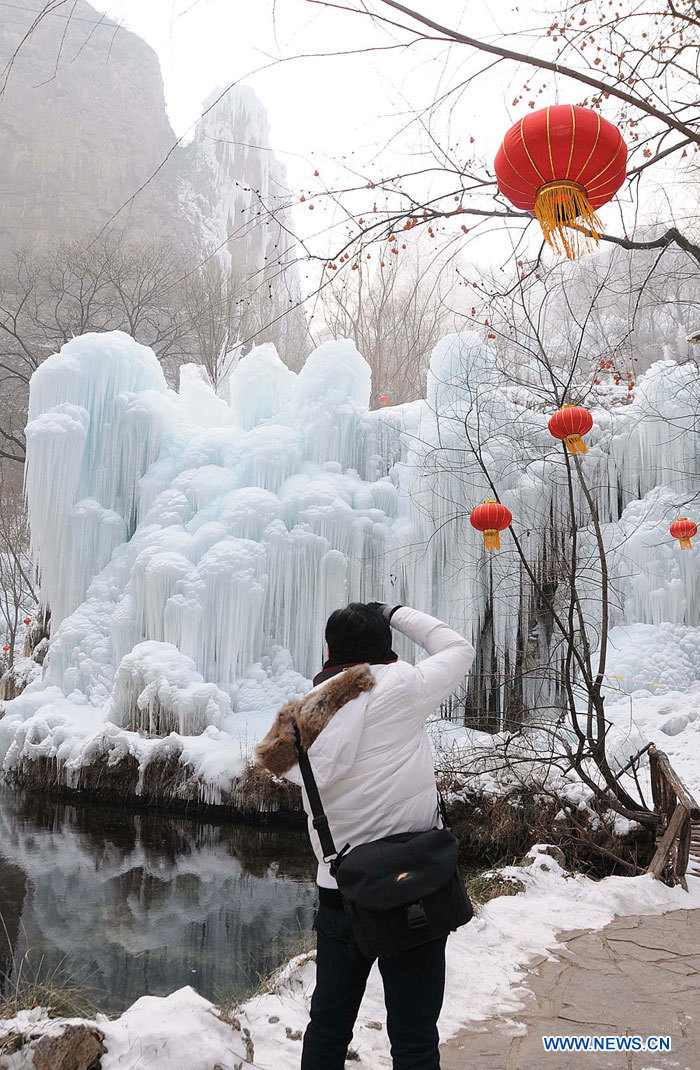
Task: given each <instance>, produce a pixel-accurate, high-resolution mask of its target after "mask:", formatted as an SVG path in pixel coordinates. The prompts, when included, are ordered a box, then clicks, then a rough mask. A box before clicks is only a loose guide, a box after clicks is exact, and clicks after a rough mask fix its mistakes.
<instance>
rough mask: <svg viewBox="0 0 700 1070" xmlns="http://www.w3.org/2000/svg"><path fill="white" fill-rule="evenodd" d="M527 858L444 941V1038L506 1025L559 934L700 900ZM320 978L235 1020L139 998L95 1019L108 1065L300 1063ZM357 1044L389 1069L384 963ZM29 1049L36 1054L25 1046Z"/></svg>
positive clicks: (197, 1069) (180, 1067)
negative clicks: (534, 964)
mask: <svg viewBox="0 0 700 1070" xmlns="http://www.w3.org/2000/svg"><path fill="white" fill-rule="evenodd" d="M525 862H526V864H525V865H524V866H522V867H518V866H509V867H506V868H505V869H503V870H502V871H501V872H502V873H503V874H504V875H505V876H507V877H510V878H512V879H514V880H518V881H520V882H521V883H522V884H523V885H524V886H525V891H524V892H522V893H520V894H518V895H515V896H502V897H500V898H497V899H493V900H491V901H490V902H489V903H487V904H486V905H485V906H483V907H482V908H481V909H480V910H479V911H478V912H477V914H476V916H475V918H474V919H473V921H472V922H471V923H470V924H469V925H467V926H465V927H464V928H462V929H460V930H459V931H458V932H457V933H455V934H453V935H452V936H451V937H450V939H449V941H448V953H447V986H446V995H445V1004H444V1009H443V1013H442V1016H441V1019H440V1034H441V1037H442V1039H443V1041H445V1040H447V1039H448V1038H449V1037H451V1036H454V1035H455V1034H456V1033H457V1032H458V1031H459V1030H460V1029H461V1028H462V1027H464V1026H465V1025H470V1026H472V1027H474V1028H477V1029H480V1030H484V1031H486V1030H488V1028H489V1019H494V1018H497V1019H500V1020H502V1021H506V1022H508V1021H509V1020H510V1019H511V1017H512V1015H514V1014H515V1012H516V1011H517V1010H518V1009H519V1008H520V1007H522V1006H523V1004H524V1002H525V999H526V996H527V987H526V980H527V978H526V969H527V965H528V962H529V961H531V960H532V959H533V958H534V957H535V956H537V955H541V954H549V953H551V952H553V951H554V950H556V948H557V947H558V946H559V945H558V942H557V934H558V933H560V932H564V931H566V930H571V929H579V928H591V929H600V928H602V927H603V926H605V925H607V924H608V922H610V921H612V919H613V918H614V917H616V916H620V915H625V914H662V913H665V912H666V911H669V910H678V909H688V908H698V907H700V878H695V877H691V878H689V880H688V886H689V892H684V891H683V890H682V889H681V888H680V887H676V888H673V889H671V888H667V887H666V886H665V885H663V884H661V883H659V882H658V881H655V880H654V879H653V878H652V877H650V876H648V875H645V876H642V877H634V878H629V877H607V878H605V880H602V881H600V882H595V881H591V880H589V879H588V878H587V877H584V876H582V875H580V874H576V875H574V874H570V873H566V872H565V871H563V870H562V869H561V868H560V866H559V864H558V863H557V862H556V861H555V859H554V858H553V857H551V856H550V855H549V854H548V853H547V848H546V847H542V846H539V847H535V848H533V849H532V851H531V852H530V854H529V856H528V858H527V859H526V860H525ZM314 975H315V965H314V961H313V955H303V956H300V957H298V958H297V959H294V960H292V962H290V963H288V964H287V965H286V966H285V967H283V968H282V969H281V970H280V971H279V972H278V974H277V975H276V976H275V978H273V981H272V984H271V986H270V990H269V991H267V992H265V993H264V994H261V995H258V996H255V997H253V998H252V999H250V1000H249V1001H248V1002H247V1003H245V1004H244V1005H243V1006H242V1007H240V1008H239V1009H238V1010H237V1011H236V1012H235V1014H234V1015H232V1016H230V1017H229V1021H233V1022H234V1025H233V1026H232V1025H231V1024H229V1021H227V1020H226V1019H224V1020H221V1018H220V1012H219V1011H217V1009H216V1008H215V1007H214V1006H213V1005H212V1004H210V1003H209V1002H207V1000H205V999H203V998H202V997H201V996H199V995H198V994H197V993H196V992H195V991H194V990H193V989H192V988H182V989H180V990H179V991H178V992H174V993H173V994H172V995H170V996H168V997H166V998H156V997H153V996H143V997H142V998H141V999H139V1000H137V1002H136V1003H134V1004H133V1006H132V1007H130V1008H129V1009H128V1010H127V1011H126V1012H125V1013H124V1014H122V1015H121V1017H119V1018H118V1019H116V1020H114V1021H108V1020H107V1019H105V1018H104V1017H103V1016H98V1018H97V1020H96V1024H97V1025H98V1027H99V1028H100V1029H102V1030H103V1031H104V1033H105V1044H106V1046H107V1049H108V1051H107V1054H106V1055H104V1056H103V1058H102V1070H142V1068H143V1067H145V1066H148V1068H149V1070H211V1068H212V1066H214V1065H215V1064H218V1065H219V1066H220V1067H221V1068H222V1070H235V1068H237V1067H238V1066H239V1064H240V1063H241V1061H243V1065H244V1066H248V1065H252V1066H256V1067H259V1068H260V1070H298V1066H299V1060H300V1054H301V1035H302V1034H303V1031H304V1029H305V1028H306V1024H307V1021H308V1007H309V1001H310V997H311V992H312V991H313V986H314ZM63 1024H64V1022H63V1020H60V1019H59V1020H55V1021H53V1022H49V1021H48V1020H47V1019H46V1018H45V1016H43V1017H42V1012H41V1011H40V1010H33V1011H25V1012H22V1013H21V1014H20V1015H18V1016H17V1017H16V1018H14V1019H10V1020H8V1021H3V1022H0V1040H1V1039H2V1037H3V1036H4V1035H6V1034H7V1033H10V1032H13V1031H18V1030H21V1031H26V1032H31V1033H32V1034H37V1033H39V1032H41V1031H43V1030H44V1029H46V1030H47V1031H57V1030H59V1029H60V1028H61V1026H62V1025H63ZM352 1047H353V1049H354V1050H355V1051H356V1052H357V1053H358V1055H359V1056H360V1060H359V1062H357V1064H355V1065H357V1066H358V1067H366V1068H368V1070H379V1068H381V1067H390V1066H391V1059H390V1056H389V1048H388V1038H387V1035H386V1015H385V1011H384V1003H383V996H382V989H381V979H380V977H379V973H378V970H377V968H376V966H375V968H374V969H373V971H372V973H371V975H370V980H369V984H368V988H367V992H366V995H365V998H364V1000H363V1003H362V1007H361V1009H360V1015H359V1018H358V1024H357V1027H356V1030H355V1036H354V1039H353V1042H352ZM21 1058H22V1053H20V1054H19V1055H18V1056H14V1057H11V1058H10V1059H9V1060H6V1063H7V1067H8V1070H22V1068H23V1067H29V1066H31V1063H30V1062H29V1061H26V1062H22V1061H20V1060H21ZM24 1058H25V1059H26V1060H29V1059H30V1058H31V1054H30V1052H29V1051H28V1050H27V1051H26V1054H25V1055H24ZM13 1059H17V1060H18V1061H16V1062H15V1061H12V1060H13Z"/></svg>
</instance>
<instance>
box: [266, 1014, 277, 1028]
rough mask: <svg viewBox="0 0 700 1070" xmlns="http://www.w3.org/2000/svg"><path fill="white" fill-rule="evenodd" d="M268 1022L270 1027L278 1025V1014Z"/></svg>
mask: <svg viewBox="0 0 700 1070" xmlns="http://www.w3.org/2000/svg"><path fill="white" fill-rule="evenodd" d="M267 1020H268V1022H269V1023H270V1025H277V1023H278V1022H279V1018H278V1017H277V1015H276V1014H273V1015H272V1017H271V1018H268V1019H267Z"/></svg>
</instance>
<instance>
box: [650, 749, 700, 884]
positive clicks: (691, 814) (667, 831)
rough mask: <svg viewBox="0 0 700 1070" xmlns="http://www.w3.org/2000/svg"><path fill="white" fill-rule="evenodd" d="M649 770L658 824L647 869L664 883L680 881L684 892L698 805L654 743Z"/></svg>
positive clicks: (699, 827)
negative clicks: (652, 853) (651, 856)
mask: <svg viewBox="0 0 700 1070" xmlns="http://www.w3.org/2000/svg"><path fill="white" fill-rule="evenodd" d="M649 770H650V773H651V794H652V798H653V800H654V810H655V812H656V814H657V815H658V818H659V824H658V829H657V834H656V841H657V847H656V853H655V855H654V857H653V858H652V860H651V863H650V865H649V869H648V870H647V872H648V873H653V874H654V876H655V877H656V879H657V880H661V881H663V882H664V883H665V884H668V885H671V886H673V885H674V884H682V885H683V887H684V888H685V889H686V891H687V884H686V880H685V874H686V872H687V869H688V860H689V858H690V853H691V846H692V847H694V848H695V849H696V848H697V845H698V843H699V842H700V837H699V833H700V806H698V804H697V802H696V801H695V799H694V798H693V796H692V795H691V794H690V792H689V791H688V789H687V787H686V786H685V784H684V783H683V781H682V780H681V778H680V777H679V776H678V774H677V773H676V771H675V770H674V769H673V768H672V766H671V763H670V762H669V760H668V757H667V756H666V755H665V754H664V752H663V751H661V750H657V749H656V747H654V746H651V747H650V748H649Z"/></svg>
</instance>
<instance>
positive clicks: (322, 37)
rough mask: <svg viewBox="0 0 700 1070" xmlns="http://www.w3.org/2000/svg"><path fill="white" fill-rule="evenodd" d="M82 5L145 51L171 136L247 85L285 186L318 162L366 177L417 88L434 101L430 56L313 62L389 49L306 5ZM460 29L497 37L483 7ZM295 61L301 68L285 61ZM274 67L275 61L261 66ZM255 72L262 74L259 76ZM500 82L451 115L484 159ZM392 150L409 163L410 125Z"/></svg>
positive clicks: (353, 24) (190, 0) (348, 21)
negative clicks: (342, 165)
mask: <svg viewBox="0 0 700 1070" xmlns="http://www.w3.org/2000/svg"><path fill="white" fill-rule="evenodd" d="M93 2H95V3H96V6H97V7H99V8H100V9H101V10H104V11H106V12H108V13H109V14H110V15H111V16H113V17H114V18H116V19H117V20H119V21H120V22H122V23H123V24H124V25H125V26H126V27H128V28H129V29H132V30H134V31H136V32H137V33H139V34H140V35H141V36H142V37H144V38H145V39H146V40H147V41H148V42H149V43H150V44H151V45H152V46H153V47H154V48H155V49H156V51H157V53H158V55H159V57H160V62H161V67H162V71H163V78H164V82H165V90H166V98H167V104H168V110H169V114H170V119H171V122H172V124H173V126H174V128H175V130H176V133H177V134H178V135H182V134H184V133H185V132H186V130H187V129H188V127H189V126H190V125H191V123H192V122H193V121H194V120H195V119H196V118H197V116H198V115H199V113H200V108H201V102H202V101H203V99H204V98H205V97H206V96H207V95H208V94H209V92H210V91H211V90H212V89H213V88H215V87H217V86H221V85H226V84H228V83H230V82H232V81H234V80H236V79H242V80H244V81H246V82H247V83H248V84H250V85H252V86H253V87H254V88H255V89H256V90H257V92H258V94H259V96H260V97H261V99H262V100H263V102H264V104H265V106H266V108H267V110H268V113H269V116H270V122H271V129H272V142H273V145H274V147H275V149H276V151H277V152H278V153H279V154H280V155H281V156H282V158H283V159H284V160H285V162H286V164H287V166H288V168H289V173H290V179H291V181H292V184H293V185H294V186H301V185H304V183H305V181H307V180H308V174H309V167H310V166H311V165H312V164H313V167H311V170H313V169H314V168H315V167H317V166H318V167H321V166H322V165H323V162H324V160H325V159H326V158H327V157H332V158H333V159H334V160H341V158H343V157H344V158H345V159H346V160H347V161H348V162H349V163H354V162H355V160H356V161H357V162H358V163H359V165H360V166H365V165H370V166H371V165H372V162H373V160H374V159H375V158H376V156H377V153H378V152H383V153H384V154H385V157H386V152H385V146H386V143H387V140H388V139H389V137H393V136H394V135H395V133H396V131H397V130H398V129H400V128H401V127H402V126H403V125H404V121H403V119H402V117H405V119H406V120H409V119H410V117H411V113H412V111H413V105H414V104H417V103H419V104H421V105H423V104H424V103H425V99H426V86H428V85H433V86H434V87H435V92H436V94H437V93H439V91H440V85H441V80H442V79H444V77H445V76H446V73H447V72H446V70H445V60H446V51H445V53H444V54H443V55H442V56H439V55H436V51H435V50H434V49H433V48H432V46H431V47H430V49H429V50H428V49H426V48H425V47H422V48H421V47H419V48H416V49H415V50H413V51H411V52H409V53H404V52H399V51H382V52H375V53H371V52H370V53H365V54H363V55H357V54H356V55H350V56H333V57H331V58H327V57H325V56H323V54H324V53H328V52H329V51H341V50H350V49H364V48H366V47H367V46H368V44H378V45H381V46H388V45H391V44H392V39H391V37H390V36H389V34H388V33H386V32H383V31H379V30H377V29H375V28H373V27H372V25H371V24H370V23H369V22H368V21H367V20H366V19H363V18H361V17H359V16H353V15H350V14H347V15H346V14H343V13H342V12H338V11H329V10H325V9H323V8H321V7H319V6H316V5H314V4H311V3H308V2H306V0H276V2H275V0H256V2H255V3H250V2H244V0H148V3H144V2H143V0H93ZM466 6H467V5H466V4H463V3H461V2H455V0H444V2H436V0H431V4H430V11H431V14H436V13H441V14H442V16H443V17H444V18H445V19H448V20H449V21H450V22H451V24H452V25H458V24H460V22H462V21H463V19H464V10H465V8H466ZM468 21H469V26H470V28H472V29H473V28H475V27H478V28H479V29H480V30H481V31H482V32H486V33H497V32H498V27H497V26H496V25H495V23H494V20H493V17H492V15H491V14H490V13H489V11H488V5H487V4H485V3H484V2H483V0H474V2H472V3H470V4H469V20H468ZM319 54H321V55H319ZM299 55H304V56H306V57H307V58H302V59H290V58H287V57H295V56H299ZM279 57H285V62H283V63H282V64H279V65H276V66H269V64H270V63H271V62H272V61H273V60H274V59H276V58H279ZM264 66H268V69H267V70H260V68H262V67H264ZM256 72H257V73H256ZM510 76H512V72H506V71H505V70H504V71H503V75H502V76H499V77H502V78H503V79H504V81H503V84H502V91H501V92H500V93H496V94H493V95H491V96H490V97H489V98H488V107H484V104H485V100H484V97H483V96H481V95H480V99H479V100H478V101H477V100H476V94H474V98H473V99H471V100H469V99H466V100H464V101H463V102H462V104H461V105H460V115H459V118H458V122H459V123H462V124H463V126H464V133H465V138H466V133H467V129H469V132H470V133H471V132H472V130H473V129H475V128H476V129H479V130H481V131H482V132H483V133H486V132H488V136H487V141H488V144H487V145H485V148H486V149H488V151H489V154H490V152H491V149H492V150H493V153H494V154H495V151H496V149H497V147H498V142H499V137H498V134H500V133H501V127H504V128H505V127H506V126H507V125H508V119H509V116H508V114H507V112H506V109H505V107H504V103H503V101H504V94H507V93H509V81H508V80H509V78H510ZM443 88H444V83H443ZM412 139H413V140H412ZM491 142H493V145H491ZM392 144H393V151H394V152H395V153H396V156H397V157H398V158H399V159H400V158H402V157H405V155H406V154H407V153H410V152H411V150H412V147H413V146H414V144H415V137H414V134H413V133H412V132H411V130H410V126H409V129H408V131H406V133H404V134H402V135H401V137H400V138H399V139H398V140H397V141H394V142H393V143H392ZM353 154H354V159H353ZM389 156H391V153H389ZM333 170H335V168H333ZM338 174H340V172H338ZM328 177H329V179H330V175H329V176H328ZM334 177H335V176H334Z"/></svg>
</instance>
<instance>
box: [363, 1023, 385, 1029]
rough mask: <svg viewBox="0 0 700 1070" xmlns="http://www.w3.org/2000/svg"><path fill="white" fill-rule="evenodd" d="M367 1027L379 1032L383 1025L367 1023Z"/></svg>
mask: <svg viewBox="0 0 700 1070" xmlns="http://www.w3.org/2000/svg"><path fill="white" fill-rule="evenodd" d="M365 1025H366V1026H367V1028H368V1029H377V1030H380V1029H382V1023H381V1022H365Z"/></svg>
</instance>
